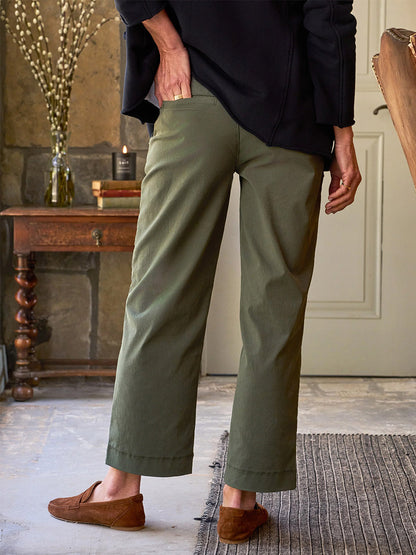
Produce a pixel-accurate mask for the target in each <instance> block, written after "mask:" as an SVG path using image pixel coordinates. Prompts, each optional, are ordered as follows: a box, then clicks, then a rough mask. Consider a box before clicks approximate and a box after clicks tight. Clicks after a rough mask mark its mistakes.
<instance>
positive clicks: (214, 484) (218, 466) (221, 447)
mask: <svg viewBox="0 0 416 555" xmlns="http://www.w3.org/2000/svg"><path fill="white" fill-rule="evenodd" d="M228 436H229V433H228V430H224V432H223V433H222V434H221V437H220V440H219V442H218V446H217V451H216V456H215V459H214V460H213V461H212V466H213V469H214V470H213V475H212V478H211V481H210V483H211V489H210V492H209V495H208V499H207V501H206V508H205V510H204V512H203V514H202V517H201V525H200V527H199V531H198V537H197V541H196V547H195V551H194V555H203V551H202V550H203V548H204V536H205V534H206V532H207V531H208V529H209V526H210V524H211V523H212V517H213V515H214V514H215V509H216V505H217V500H218V499H219V498H220V491H219V490H220V488H221V482H222V468H223V466H224V462H225V456H226V453H227V445H228Z"/></svg>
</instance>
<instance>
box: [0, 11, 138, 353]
mask: <svg viewBox="0 0 416 555" xmlns="http://www.w3.org/2000/svg"><path fill="white" fill-rule="evenodd" d="M27 1H29V0H27ZM55 5H56V0H46V1H45V2H43V3H42V7H43V8H42V9H45V10H46V11H45V14H46V17H45V19H46V25H47V28H48V29H49V30H50V32H52V29H53V28H54V24H55V22H56V12H55V10H54V7H55ZM96 12H98V15H99V16H100V17H101V16H103V15H104V16H109V15H115V10H114V2H113V0H98V1H97V7H96ZM123 27H124V26H123V24H118V23H116V22H110V23H108V24H107V25H105V26H104V27H103V28H102V29H101V30H100V32H99V33H98V34H97V35H96V37H95V38H94V39H93V40H92V41H91V42H90V44H89V46H88V48H87V49H86V50H85V51H84V52H83V53H82V55H81V57H80V62H79V68H78V70H77V74H76V81H75V83H74V88H73V94H72V97H71V100H72V102H71V109H70V129H69V132H70V140H69V155H70V163H71V167H72V170H73V173H74V178H75V199H74V205H80V204H95V199H94V197H93V196H92V193H91V181H92V180H93V179H108V178H110V177H111V152H112V151H115V150H120V148H121V145H122V144H127V145H128V146H129V148H130V150H135V151H136V152H137V163H138V164H137V165H138V169H137V175H138V178H140V177H141V175H142V173H143V167H144V160H145V156H146V149H147V143H148V137H147V131H146V128H145V127H144V126H142V125H141V124H140V122H138V121H135V120H130V121H128V120H129V119H130V118H125V117H124V116H121V115H120V107H121V84H122V77H123V73H124V69H123V60H124V40H123V37H122V33H123V31H124V28H123ZM0 59H1V60H2V63H1V65H0V79H1V93H0V100H1V114H0V117H1V120H0V122H1V124H2V125H1V136H0V149H1V150H0V156H1V159H0V164H1V168H0V169H1V174H0V208H1V209H4V208H7V207H9V206H12V205H21V204H23V205H42V204H43V195H44V191H45V185H44V177H43V175H44V170H45V168H46V167H47V163H48V158H49V151H50V133H49V124H48V121H47V119H46V108H45V106H44V100H43V97H42V95H41V93H40V89H39V88H38V85H37V83H36V82H35V80H34V78H33V76H32V74H31V72H30V70H29V67H28V64H27V62H26V61H25V60H24V59H23V56H22V55H21V53H20V52H19V50H18V49H17V47H16V46H15V45H14V44H13V43H12V41H11V40H10V38H9V37H8V36H6V35H5V33H4V30H3V29H2V36H1V40H0ZM0 240H1V247H0V251H1V253H0V254H1V258H0V264H1V268H0V271H1V275H0V283H1V289H0V295H1V299H0V300H1V305H2V313H1V318H0V324H1V330H0V331H1V337H0V343H5V344H6V345H7V346H8V348H9V350H11V351H12V345H13V337H14V328H15V322H14V314H15V311H16V306H17V305H16V302H15V301H14V298H13V297H14V293H15V291H16V289H17V286H16V284H15V282H14V278H13V270H12V265H13V257H12V256H11V240H10V229H9V228H8V226H7V225H6V222H5V221H3V222H0ZM130 258H131V254H130V253H103V254H96V253H48V254H46V253H38V254H37V256H36V259H37V264H36V274H37V276H38V280H39V285H38V286H37V287H36V289H35V292H36V293H37V295H38V303H37V306H36V316H37V317H38V318H39V320H40V324H41V333H40V342H41V343H40V345H39V347H38V355H39V357H40V358H85V357H91V358H95V357H111V358H113V357H116V356H117V353H118V349H119V345H120V339H121V331H122V318H123V311H124V302H125V297H126V294H127V290H128V286H129V282H130Z"/></svg>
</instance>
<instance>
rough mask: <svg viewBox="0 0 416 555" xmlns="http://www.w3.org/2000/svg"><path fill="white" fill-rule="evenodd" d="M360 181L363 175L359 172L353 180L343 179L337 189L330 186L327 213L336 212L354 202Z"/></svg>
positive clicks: (326, 206)
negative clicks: (332, 189) (333, 189)
mask: <svg viewBox="0 0 416 555" xmlns="http://www.w3.org/2000/svg"><path fill="white" fill-rule="evenodd" d="M360 181H361V175H360V173H359V172H358V174H356V175H354V177H353V178H352V179H351V180H348V181H347V180H345V181H341V182H340V183H339V186H338V189H336V190H335V191H331V187H330V195H329V197H328V199H329V202H327V204H326V205H325V213H326V214H335V213H336V212H339V211H340V210H343V209H344V208H346V207H347V206H349V205H350V204H352V203H353V202H354V198H355V194H356V192H357V188H358V185H359V184H360ZM331 185H332V181H331Z"/></svg>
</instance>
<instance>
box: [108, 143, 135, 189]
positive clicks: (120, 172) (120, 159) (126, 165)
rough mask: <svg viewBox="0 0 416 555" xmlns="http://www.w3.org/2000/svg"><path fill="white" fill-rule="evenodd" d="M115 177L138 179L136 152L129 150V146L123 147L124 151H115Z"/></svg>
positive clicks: (113, 154)
mask: <svg viewBox="0 0 416 555" xmlns="http://www.w3.org/2000/svg"><path fill="white" fill-rule="evenodd" d="M112 158H113V179H115V180H117V181H119V180H122V181H123V180H126V181H130V180H135V179H136V153H135V152H127V147H123V152H113V153H112Z"/></svg>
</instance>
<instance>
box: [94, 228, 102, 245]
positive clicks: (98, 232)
mask: <svg viewBox="0 0 416 555" xmlns="http://www.w3.org/2000/svg"><path fill="white" fill-rule="evenodd" d="M91 235H92V238H93V239H94V240H95V244H96V246H97V247H102V245H103V244H102V242H101V239H102V238H103V232H102V231H101V229H94V231H93V232H92V233H91Z"/></svg>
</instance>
